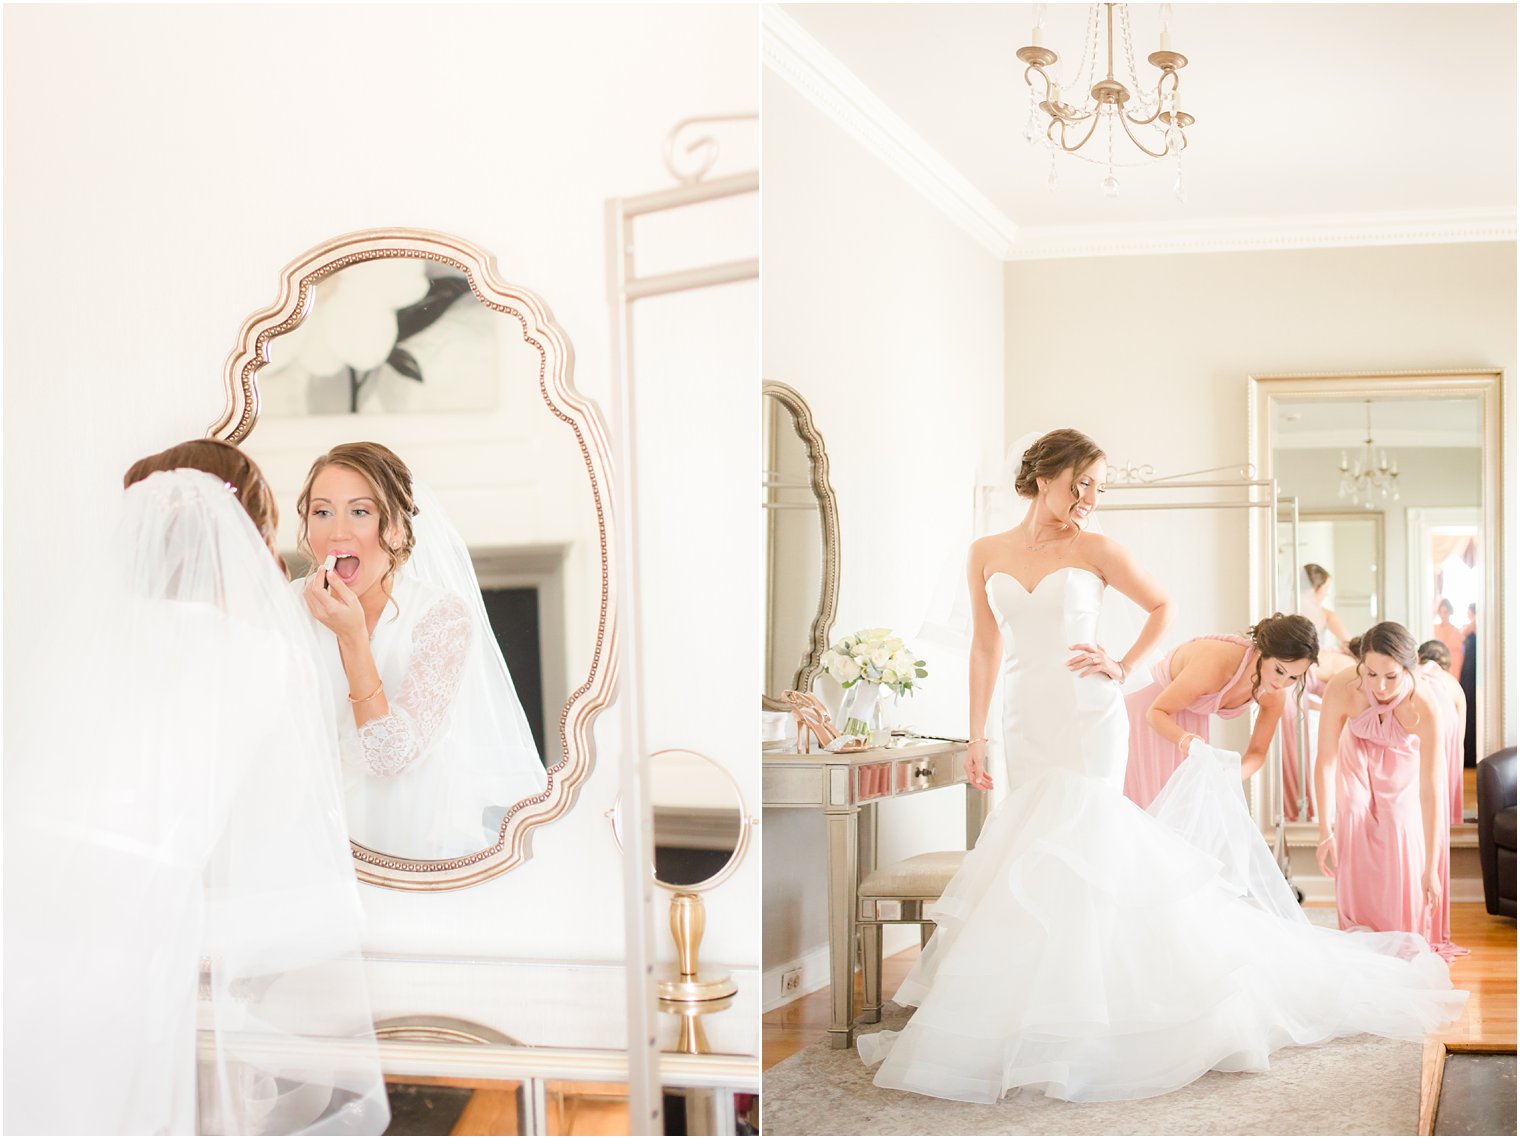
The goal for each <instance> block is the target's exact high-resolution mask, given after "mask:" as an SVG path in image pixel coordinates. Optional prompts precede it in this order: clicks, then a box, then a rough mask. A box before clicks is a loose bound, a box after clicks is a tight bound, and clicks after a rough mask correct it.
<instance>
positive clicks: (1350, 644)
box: [1345, 636, 1362, 660]
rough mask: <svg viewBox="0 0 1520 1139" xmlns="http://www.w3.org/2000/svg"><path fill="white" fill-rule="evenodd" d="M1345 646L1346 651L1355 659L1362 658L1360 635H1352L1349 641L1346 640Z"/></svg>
mask: <svg viewBox="0 0 1520 1139" xmlns="http://www.w3.org/2000/svg"><path fill="white" fill-rule="evenodd" d="M1345 648H1346V651H1347V652H1348V653H1350V654H1351V655H1352V656H1354V657H1356V659H1357V660H1361V659H1362V638H1361V637H1359V636H1357V637H1352V638H1351V639H1350V640H1349V641H1347V642H1346V645H1345Z"/></svg>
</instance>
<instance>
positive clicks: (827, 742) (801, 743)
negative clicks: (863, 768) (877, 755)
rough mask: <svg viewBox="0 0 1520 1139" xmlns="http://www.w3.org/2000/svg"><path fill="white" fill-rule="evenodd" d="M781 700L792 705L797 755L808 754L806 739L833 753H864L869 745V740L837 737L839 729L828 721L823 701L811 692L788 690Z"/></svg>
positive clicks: (810, 749) (809, 748) (827, 712)
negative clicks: (795, 725) (814, 741)
mask: <svg viewBox="0 0 1520 1139" xmlns="http://www.w3.org/2000/svg"><path fill="white" fill-rule="evenodd" d="M781 698H782V699H783V700H785V701H786V702H787V703H788V704H790V705H791V706H792V717H793V718H794V719H795V720H796V721H797V751H798V753H799V754H802V755H807V754H808V753H809V752H811V751H812V748H811V746H810V738H811V739H816V740H817V741H818V746H819V747H821V748H823V750H824V751H831V752H835V753H836V754H837V753H840V752H856V751H865V750H866V749H867V748H869V747H870V746H871V741H870V740H868V739H866V738H865V737H864V736H841V734H840V731H839V729H838V728H836V727H835V726H834V722H833V721H832V720H830V719H829V710H828V709H827V708H825V707H824V706H823V701H822V700H820V699H818V697H816V696H814V695H813V694H812V693H811V692H797V691H795V690H793V689H790V688H789V689H787V690H786V691H785V692H783V693H782V694H781ZM835 741H838V742H837V743H836V742H835Z"/></svg>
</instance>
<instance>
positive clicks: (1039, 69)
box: [1024, 63, 1052, 100]
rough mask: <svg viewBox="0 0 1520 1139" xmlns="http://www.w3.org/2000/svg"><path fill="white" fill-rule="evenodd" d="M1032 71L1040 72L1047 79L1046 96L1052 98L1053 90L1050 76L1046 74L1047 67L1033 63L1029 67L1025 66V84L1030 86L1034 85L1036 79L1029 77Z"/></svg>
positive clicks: (1042, 77) (1041, 76)
mask: <svg viewBox="0 0 1520 1139" xmlns="http://www.w3.org/2000/svg"><path fill="white" fill-rule="evenodd" d="M1031 71H1037V72H1039V75H1040V78H1041V79H1043V80H1045V98H1046V99H1047V100H1048V99H1049V98H1050V92H1051V90H1052V87H1051V83H1050V76H1049V75H1048V74H1046V72H1045V69H1044V68H1043V67H1041V66H1040V65H1039V64H1037V63H1031V64H1030V65H1029V66H1028V67H1026V68H1024V84H1025V86H1028V87H1033V86H1034V80H1032V79H1030V78H1029V73H1030V72H1031Z"/></svg>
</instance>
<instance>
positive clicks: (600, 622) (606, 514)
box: [207, 229, 617, 891]
mask: <svg viewBox="0 0 1520 1139" xmlns="http://www.w3.org/2000/svg"><path fill="white" fill-rule="evenodd" d="M385 258H413V259H424V260H430V261H435V262H439V263H441V264H443V265H447V266H449V267H451V268H453V269H455V270H457V271H458V272H460V273H463V274H464V276H465V277H466V278H467V279H468V281H469V285H470V289H471V291H472V292H473V293H474V295H475V298H476V299H477V300H478V301H479V302H480V303H481V304H482V305H484V306H485V307H487V308H489V309H491V310H493V311H494V312H497V313H499V314H501V315H502V316H505V317H508V318H510V319H512V320H515V321H516V322H517V324H518V326H519V327H520V328H521V330H522V338H523V343H525V344H527V345H528V346H529V347H531V348H533V349H535V350H536V351H537V354H538V360H539V368H538V393H539V396H540V398H541V399H542V400H543V403H544V406H545V407H546V408H547V410H548V411H549V412H550V413H551V414H552V415H553V416H554V417H555V418H556V419H558V420H559V421H560V422H561V423H562V424H563V425H564V427H565V429H566V430H568V431H570V432H572V433H573V435H574V438H575V442H576V444H577V446H578V447H579V450H580V454H581V458H582V460H583V461H584V463H585V470H586V477H587V481H588V489H589V491H590V494H591V497H592V503H593V505H594V506H595V509H596V526H597V542H598V545H599V547H600V555H601V581H600V589H601V598H600V605H599V612H598V615H597V620H596V643H595V645H594V647H593V649H592V653H591V664H590V668H589V671H588V674H587V676H586V679H585V681H584V682H583V683H581V684H580V685H579V686H577V687H576V688H575V689H574V690H573V691H572V692H571V693H570V695H569V698H568V699H567V700H566V701H565V705H564V707H563V709H561V711H560V716H559V739H560V757H559V760H558V761H557V762H555V763H553V764H551V765H550V766H549V769H548V786H547V788H546V789H545V790H544V791H543V792H542V793H541V794H539V795H537V796H535V797H533V798H531V799H524V800H522V801H520V802H518V803H516V804H515V805H513V806H512V807H511V808H509V809H508V811H507V812H506V817H505V818H504V819H503V820H502V823H501V830H500V832H499V833H498V835H497V841H496V844H495V845H494V846H491V847H489V848H487V849H485V850H481V851H476V852H475V853H473V854H469V855H466V856H463V857H459V858H451V859H447V860H439V861H418V860H412V859H406V858H400V857H395V856H392V855H388V854H385V853H382V852H380V851H376V850H372V849H370V848H369V847H366V846H364V845H362V844H360V843H357V842H351V843H350V846H351V848H352V850H353V856H354V860H355V863H356V866H355V871H356V873H357V875H358V877H359V880H360V881H362V882H368V883H370V884H372V885H376V886H387V887H390V888H392V889H399V890H424V891H425V890H453V889H460V888H462V887H465V886H473V885H476V884H478V883H480V882H484V881H487V880H488V879H490V878H494V877H496V875H498V874H502V873H505V872H506V871H508V870H511V869H512V868H513V867H515V866H518V865H520V864H521V863H523V862H525V861H526V860H527V859H528V858H529V857H530V855H531V851H530V848H529V837H530V833H531V831H532V830H533V828H534V827H537V826H541V825H543V824H546V823H550V822H553V821H554V820H555V819H557V818H559V817H560V816H561V815H563V814H564V813H565V812H566V811H568V810H569V809H570V806H571V804H572V802H573V801H574V798H575V793H576V790H577V789H578V788H579V786H580V784H581V783H582V782H583V781H584V780H585V778H586V774H587V772H588V771H589V770H590V768H591V764H592V762H593V759H594V754H595V743H594V739H593V736H592V724H593V722H594V721H595V719H596V717H597V715H598V714H599V713H600V712H601V711H602V710H603V709H604V708H606V707H607V706H608V704H610V703H611V701H612V698H613V693H614V690H615V686H616V683H617V652H616V648H615V643H616V613H615V609H614V605H613V600H612V595H611V590H610V588H609V583H610V582H611V580H612V557H611V551H610V547H609V543H608V525H609V521H610V517H611V513H610V504H609V502H610V500H609V495H610V494H611V493H612V483H611V470H612V462H611V448H610V446H609V444H608V436H607V428H606V425H605V424H604V423H603V421H602V416H601V413H600V411H598V409H597V407H596V404H595V403H593V402H592V401H591V400H589V399H587V398H586V397H584V396H582V395H580V394H579V393H578V392H577V391H576V390H575V388H574V386H573V384H572V382H571V374H572V370H573V355H572V352H571V348H570V342H569V340H567V339H566V337H565V334H564V332H563V331H562V330H561V329H560V327H559V326H558V325H557V324H555V322H554V318H553V316H552V315H551V314H550V312H549V310H548V308H547V307H546V306H545V305H544V303H543V302H542V301H541V300H539V298H538V297H536V296H535V295H534V294H533V293H531V292H529V291H528V290H526V289H524V288H520V287H518V286H515V285H509V284H507V283H505V282H504V281H503V280H502V279H501V277H500V276H499V275H498V273H497V269H496V262H495V259H494V258H493V257H492V256H491V255H490V254H489V253H487V252H486V251H485V250H483V249H481V248H479V247H478V246H476V245H473V244H471V243H470V242H468V241H465V240H463V239H461V238H458V237H453V236H450V235H449V234H445V233H439V232H436V231H434V230H426V229H372V230H362V231H360V232H357V233H351V234H346V235H344V236H342V237H338V238H334V239H333V240H331V241H328V242H326V243H325V244H323V245H320V246H317V247H316V248H315V249H312V250H310V251H309V252H307V253H305V254H303V255H302V256H300V257H298V258H297V259H296V260H295V261H292V262H291V263H290V264H289V265H287V266H286V267H285V269H284V270H283V272H282V273H281V274H280V292H279V299H278V300H277V301H276V302H275V303H274V304H273V305H271V306H270V307H269V308H266V309H263V310H261V311H259V312H256V313H254V314H253V315H252V316H250V317H249V318H248V319H247V320H246V321H244V323H243V328H242V331H241V332H240V333H239V335H238V340H237V347H235V348H234V349H233V350H232V353H231V354H230V355H229V356H228V357H227V364H226V367H225V368H224V371H223V379H224V381H225V384H226V388H227V407H226V410H225V411H224V412H223V414H222V417H221V418H220V419H218V420H217V421H216V422H215V423H214V424H212V426H211V428H210V430H209V431H208V432H207V434H208V435H210V436H213V437H216V438H221V439H226V440H227V441H228V442H231V443H238V442H241V441H242V440H243V439H245V438H247V436H248V435H249V434H250V433H251V432H252V431H253V429H254V427H255V425H256V424H257V422H258V414H259V387H258V372H259V369H260V368H262V367H264V366H266V365H267V364H268V363H269V342H270V341H271V340H273V339H274V338H275V337H276V336H279V335H281V334H283V333H286V332H289V331H290V330H291V329H293V328H295V327H296V325H297V324H299V323H300V322H301V320H302V319H304V317H305V316H306V314H307V313H308V312H309V311H310V309H311V305H312V300H313V294H314V289H315V286H316V285H317V283H318V282H319V281H321V280H322V279H323V278H325V277H328V276H330V275H331V274H333V273H336V272H338V271H339V270H341V269H343V268H346V267H348V266H350V265H356V264H359V263H361V262H365V261H375V260H380V259H385ZM546 742H547V741H546ZM550 746H552V745H550Z"/></svg>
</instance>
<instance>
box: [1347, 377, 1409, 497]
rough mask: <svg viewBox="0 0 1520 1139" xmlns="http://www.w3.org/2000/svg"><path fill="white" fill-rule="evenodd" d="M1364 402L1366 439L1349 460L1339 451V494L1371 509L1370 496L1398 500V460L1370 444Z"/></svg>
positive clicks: (1369, 407)
mask: <svg viewBox="0 0 1520 1139" xmlns="http://www.w3.org/2000/svg"><path fill="white" fill-rule="evenodd" d="M1363 402H1365V403H1366V405H1367V438H1366V440H1364V441H1363V443H1362V454H1361V457H1360V458H1357V459H1352V460H1349V461H1348V459H1347V455H1346V452H1345V451H1342V452H1341V497H1342V498H1349V499H1351V505H1352V506H1365V507H1366V508H1367V509H1368V510H1371V509H1372V506H1373V499H1374V498H1381V499H1384V500H1387V499H1390V498H1391V499H1392V500H1393V501H1394V502H1397V501H1398V500H1399V461H1398V459H1394V460H1393V461H1392V462H1391V463H1390V462H1389V461H1388V452H1387V450H1381V451H1376V450H1374V448H1373V446H1372V401H1371V400H1370V399H1369V400H1365V401H1363Z"/></svg>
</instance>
